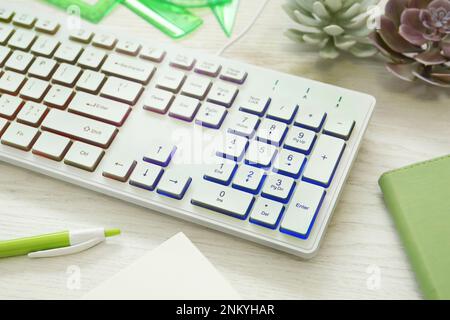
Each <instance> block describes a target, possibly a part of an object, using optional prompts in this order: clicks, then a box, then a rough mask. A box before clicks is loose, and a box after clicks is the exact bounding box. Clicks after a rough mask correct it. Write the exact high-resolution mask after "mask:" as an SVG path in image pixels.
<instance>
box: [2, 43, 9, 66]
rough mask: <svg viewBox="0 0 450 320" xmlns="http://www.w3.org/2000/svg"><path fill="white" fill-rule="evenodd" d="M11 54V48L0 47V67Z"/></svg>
mask: <svg viewBox="0 0 450 320" xmlns="http://www.w3.org/2000/svg"><path fill="white" fill-rule="evenodd" d="M10 54H11V49H9V48H6V47H0V67H3V65H4V64H5V62H6V60H8V58H9V56H10Z"/></svg>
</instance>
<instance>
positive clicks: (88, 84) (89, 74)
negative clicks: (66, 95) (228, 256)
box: [76, 70, 106, 94]
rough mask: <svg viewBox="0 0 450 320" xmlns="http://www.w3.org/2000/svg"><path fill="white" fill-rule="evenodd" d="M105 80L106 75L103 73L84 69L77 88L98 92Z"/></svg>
mask: <svg viewBox="0 0 450 320" xmlns="http://www.w3.org/2000/svg"><path fill="white" fill-rule="evenodd" d="M105 80H106V76H105V75H104V74H103V73H100V72H95V71H92V70H84V71H83V74H82V75H81V77H80V79H78V82H77V85H76V89H77V90H80V91H86V92H88V93H94V94H97V93H98V92H99V91H100V87H101V86H102V84H103V83H104V82H105Z"/></svg>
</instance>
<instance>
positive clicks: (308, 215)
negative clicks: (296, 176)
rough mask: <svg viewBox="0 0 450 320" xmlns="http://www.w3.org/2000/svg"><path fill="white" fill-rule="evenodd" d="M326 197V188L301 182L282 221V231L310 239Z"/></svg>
mask: <svg viewBox="0 0 450 320" xmlns="http://www.w3.org/2000/svg"><path fill="white" fill-rule="evenodd" d="M324 197H325V189H324V188H322V187H319V186H316V185H313V184H310V183H307V182H303V181H302V182H300V183H299V184H298V187H297V190H296V191H295V193H294V196H293V198H292V201H291V203H290V205H289V207H288V209H287V210H286V213H285V215H284V218H283V220H282V221H281V226H280V231H281V232H283V233H286V234H289V235H291V236H295V237H298V238H301V239H306V238H308V236H309V233H310V232H311V229H312V226H313V225H314V221H315V219H316V216H317V213H318V212H319V210H320V207H321V206H322V202H323V199H324Z"/></svg>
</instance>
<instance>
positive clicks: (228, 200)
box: [191, 181, 255, 220]
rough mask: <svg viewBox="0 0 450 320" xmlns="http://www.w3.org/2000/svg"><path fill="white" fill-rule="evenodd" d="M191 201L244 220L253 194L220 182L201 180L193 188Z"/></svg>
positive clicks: (251, 203)
mask: <svg viewBox="0 0 450 320" xmlns="http://www.w3.org/2000/svg"><path fill="white" fill-rule="evenodd" d="M193 191H194V192H193V196H192V199H191V203H192V204H193V205H196V206H200V207H203V208H206V209H209V210H213V211H216V212H219V213H223V214H226V215H230V216H233V217H236V218H239V219H242V220H245V219H246V218H247V215H248V214H249V212H250V209H251V207H252V205H253V202H254V201H255V199H254V198H253V195H251V194H249V193H245V192H242V191H239V190H235V189H232V188H229V187H226V186H222V185H220V184H215V183H211V182H207V181H205V182H201V183H199V184H198V185H197V186H196V189H193Z"/></svg>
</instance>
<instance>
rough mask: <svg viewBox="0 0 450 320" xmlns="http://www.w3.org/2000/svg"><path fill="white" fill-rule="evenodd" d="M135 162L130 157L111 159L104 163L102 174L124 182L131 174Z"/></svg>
mask: <svg viewBox="0 0 450 320" xmlns="http://www.w3.org/2000/svg"><path fill="white" fill-rule="evenodd" d="M136 164H137V162H136V161H135V160H133V159H130V158H120V159H119V158H117V159H112V160H111V161H110V162H108V163H107V164H106V167H105V169H104V170H103V176H104V177H107V178H110V179H114V180H117V181H120V182H126V181H127V180H128V178H129V177H130V176H131V173H132V172H133V170H134V168H135V167H136Z"/></svg>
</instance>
